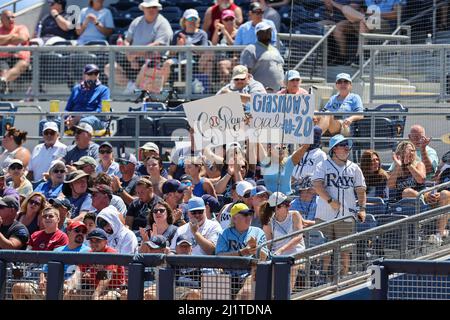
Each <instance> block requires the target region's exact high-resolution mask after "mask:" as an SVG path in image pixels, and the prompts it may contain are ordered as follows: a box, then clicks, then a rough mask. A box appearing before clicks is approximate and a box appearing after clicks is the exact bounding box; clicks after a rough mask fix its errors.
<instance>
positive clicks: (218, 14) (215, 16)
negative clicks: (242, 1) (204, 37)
mask: <svg viewBox="0 0 450 320" xmlns="http://www.w3.org/2000/svg"><path fill="white" fill-rule="evenodd" d="M237 8H239V6H237V5H236V4H235V3H234V2H233V3H232V4H231V6H230V7H229V8H228V9H221V8H220V6H219V5H218V4H215V5H213V6H212V9H211V25H210V26H209V30H208V33H209V35H210V36H212V34H213V33H214V21H216V20H219V21H220V19H221V18H222V11H224V10H231V11H234V14H236V9H237Z"/></svg>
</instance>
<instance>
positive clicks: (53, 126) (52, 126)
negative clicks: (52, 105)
mask: <svg viewBox="0 0 450 320" xmlns="http://www.w3.org/2000/svg"><path fill="white" fill-rule="evenodd" d="M45 130H52V131H54V132H59V130H58V125H57V124H56V122H53V121H49V122H46V123H45V124H44V128H43V129H42V132H45Z"/></svg>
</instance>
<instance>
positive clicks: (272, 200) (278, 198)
mask: <svg viewBox="0 0 450 320" xmlns="http://www.w3.org/2000/svg"><path fill="white" fill-rule="evenodd" d="M287 200H288V197H287V196H286V195H285V194H284V193H282V192H274V193H272V195H271V196H270V197H269V206H271V207H276V206H278V205H280V204H282V203H283V202H285V201H287Z"/></svg>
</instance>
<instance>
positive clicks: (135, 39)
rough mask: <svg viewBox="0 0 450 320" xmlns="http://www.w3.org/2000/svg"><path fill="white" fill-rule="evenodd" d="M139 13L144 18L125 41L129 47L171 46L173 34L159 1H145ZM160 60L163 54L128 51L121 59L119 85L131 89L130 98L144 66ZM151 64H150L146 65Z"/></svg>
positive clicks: (130, 28) (117, 74)
mask: <svg viewBox="0 0 450 320" xmlns="http://www.w3.org/2000/svg"><path fill="white" fill-rule="evenodd" d="M139 9H140V10H142V11H143V12H144V15H142V16H140V17H137V18H136V19H134V20H133V21H132V22H131V24H130V27H129V28H128V31H127V33H126V35H127V36H126V38H125V40H124V45H125V46H130V45H132V46H168V45H169V44H170V41H171V40H172V36H173V30H172V27H171V26H170V23H169V21H167V19H166V18H164V17H163V15H162V14H160V13H159V11H160V10H161V9H162V6H161V4H160V3H159V2H158V0H143V1H142V3H141V4H139ZM155 59H156V60H158V59H160V55H159V53H154V52H152V51H148V52H146V53H144V52H138V51H128V52H127V54H126V55H121V56H118V58H117V64H115V69H116V74H115V79H116V83H117V84H118V85H121V86H127V88H126V91H125V92H126V93H128V94H130V93H132V92H133V90H134V89H135V88H136V84H135V79H136V77H137V75H138V73H139V70H140V69H141V67H142V66H143V64H144V63H147V62H148V61H150V60H154V62H155ZM146 60H148V61H146ZM108 69H109V64H107V65H106V66H105V73H106V75H107V76H109V70H108Z"/></svg>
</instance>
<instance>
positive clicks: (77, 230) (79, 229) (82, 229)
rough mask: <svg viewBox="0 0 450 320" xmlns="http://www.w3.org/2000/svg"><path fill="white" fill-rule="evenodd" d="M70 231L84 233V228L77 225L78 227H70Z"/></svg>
mask: <svg viewBox="0 0 450 320" xmlns="http://www.w3.org/2000/svg"><path fill="white" fill-rule="evenodd" d="M72 231H73V232H75V233H82V234H86V229H84V228H80V227H78V228H75V229H72Z"/></svg>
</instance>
